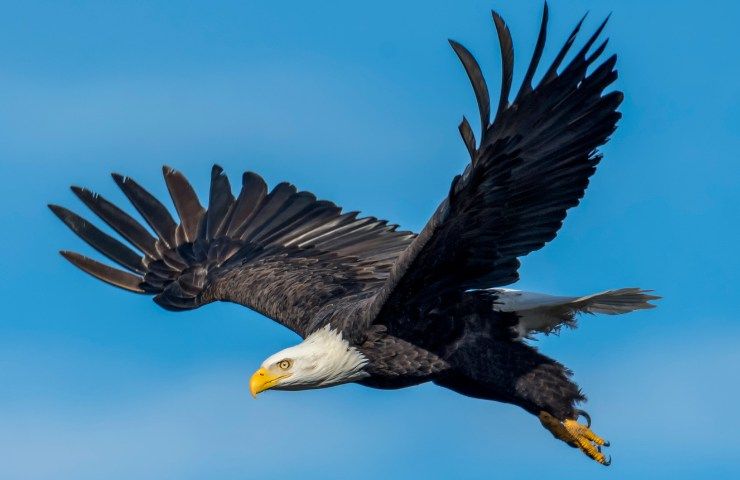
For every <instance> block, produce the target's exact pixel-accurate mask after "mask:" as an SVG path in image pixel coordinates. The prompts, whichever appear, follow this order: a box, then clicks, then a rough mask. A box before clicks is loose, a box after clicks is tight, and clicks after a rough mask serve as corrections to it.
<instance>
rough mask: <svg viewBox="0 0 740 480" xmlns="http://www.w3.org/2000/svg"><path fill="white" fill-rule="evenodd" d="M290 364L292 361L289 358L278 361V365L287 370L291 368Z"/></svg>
mask: <svg viewBox="0 0 740 480" xmlns="http://www.w3.org/2000/svg"><path fill="white" fill-rule="evenodd" d="M290 365H291V361H290V360H288V359H285V360H280V361H279V362H278V367H280V369H281V370H287V369H289V368H290Z"/></svg>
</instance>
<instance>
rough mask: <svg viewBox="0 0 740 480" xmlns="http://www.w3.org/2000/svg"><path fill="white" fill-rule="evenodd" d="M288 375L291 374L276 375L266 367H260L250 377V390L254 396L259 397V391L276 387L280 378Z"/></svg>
mask: <svg viewBox="0 0 740 480" xmlns="http://www.w3.org/2000/svg"><path fill="white" fill-rule="evenodd" d="M288 375H289V374H282V375H281V374H277V375H276V374H274V373H272V372H270V371H269V370H267V369H266V368H260V369H259V370H257V371H256V372H254V375H252V378H250V379H249V392H250V393H251V394H252V396H253V397H254V398H257V394H258V393H260V392H264V391H265V390H268V389H270V388H272V387H274V386H275V384H276V383H277V382H278V380H280V379H281V378H285V377H287V376H288Z"/></svg>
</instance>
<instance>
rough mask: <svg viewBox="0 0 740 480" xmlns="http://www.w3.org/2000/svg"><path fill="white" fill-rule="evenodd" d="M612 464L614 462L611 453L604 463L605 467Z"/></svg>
mask: <svg viewBox="0 0 740 480" xmlns="http://www.w3.org/2000/svg"><path fill="white" fill-rule="evenodd" d="M611 464H612V456H611V455H609V456H608V457H606V460H604V463H602V465H604V466H605V467H608V466H609V465H611Z"/></svg>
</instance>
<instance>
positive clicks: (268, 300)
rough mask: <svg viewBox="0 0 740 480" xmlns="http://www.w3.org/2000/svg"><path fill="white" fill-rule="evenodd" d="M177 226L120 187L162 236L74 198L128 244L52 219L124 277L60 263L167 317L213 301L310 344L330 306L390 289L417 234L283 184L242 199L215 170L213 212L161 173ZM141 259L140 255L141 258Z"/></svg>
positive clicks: (180, 180) (252, 178) (69, 218)
mask: <svg viewBox="0 0 740 480" xmlns="http://www.w3.org/2000/svg"><path fill="white" fill-rule="evenodd" d="M164 178H165V182H166V183H167V187H168V189H169V192H170V195H171V197H172V200H173V203H174V205H175V209H176V210H177V213H178V215H179V217H180V223H179V224H178V223H176V222H175V220H174V219H173V218H172V216H171V215H170V213H169V212H168V210H167V208H166V207H165V206H164V205H162V203H161V202H159V201H158V200H157V199H156V198H154V196H152V195H151V194H150V193H149V192H147V191H146V190H144V189H143V188H142V187H141V186H139V184H137V183H136V182H135V181H133V180H131V179H130V178H128V177H123V176H121V175H118V174H114V175H113V179H114V180H115V182H116V183H117V184H118V186H119V187H120V188H121V190H123V192H124V193H125V194H126V196H127V197H128V199H129V200H130V201H131V203H132V204H133V205H134V207H135V208H136V210H138V212H139V213H140V214H141V216H142V217H143V218H144V220H145V221H146V223H147V224H148V225H149V226H150V227H151V229H152V231H153V232H154V233H155V235H152V233H150V231H149V230H148V229H147V228H145V227H144V226H142V225H141V224H140V223H138V222H137V221H136V220H134V219H133V218H132V217H131V216H130V215H128V214H127V213H125V212H124V211H123V210H121V209H120V208H118V207H116V206H115V205H113V204H112V203H111V202H109V201H108V200H106V199H104V198H103V197H101V196H99V195H97V194H95V193H93V192H91V191H89V190H87V189H84V188H79V187H72V190H73V192H74V193H75V194H76V195H77V196H78V197H79V198H80V199H81V200H82V201H83V203H85V205H87V206H88V207H89V208H90V210H92V211H93V212H94V213H95V214H96V215H97V216H98V217H100V218H101V219H102V220H103V221H104V222H105V223H107V224H108V225H109V226H110V227H111V228H112V229H113V230H115V231H116V232H117V233H118V234H119V235H120V236H121V237H123V238H124V239H125V240H126V241H127V242H128V243H129V244H131V245H132V246H133V247H135V248H136V250H138V252H136V251H134V250H132V249H131V248H129V247H128V246H126V245H125V244H124V243H122V242H120V241H119V240H117V239H115V238H113V237H111V236H109V235H108V234H106V233H104V232H102V231H101V230H99V229H98V228H96V227H95V226H94V225H92V224H91V223H89V222H88V221H87V220H85V219H84V218H82V217H80V216H79V215H77V214H75V213H73V212H71V211H69V210H67V209H65V208H63V207H60V206H57V205H50V206H49V207H50V208H51V210H52V211H53V212H54V213H55V214H56V215H57V216H58V217H59V218H60V219H61V220H62V221H63V222H64V223H65V224H66V225H67V226H68V227H69V228H71V229H72V231H74V232H75V233H76V234H77V235H78V236H80V237H81V238H82V239H83V240H84V241H85V242H87V243H88V244H90V245H91V246H92V247H94V248H95V249H96V250H98V251H99V252H100V253H102V254H103V255H105V256H106V257H108V258H109V259H110V260H112V261H113V262H115V263H117V264H118V265H120V266H121V267H123V268H124V269H125V270H120V269H117V268H113V267H111V266H108V265H105V264H102V263H100V262H97V261H96V260H93V259H90V258H88V257H85V256H82V255H80V254H78V253H74V252H68V251H62V252H61V254H62V255H63V256H64V257H65V258H66V259H67V260H69V261H70V262H72V263H73V264H74V265H75V266H77V267H79V268H81V269H82V270H84V271H85V272H87V273H89V274H91V275H93V276H94V277H96V278H98V279H100V280H102V281H104V282H107V283H110V284H112V285H115V286H117V287H120V288H123V289H125V290H128V291H131V292H136V293H145V294H153V295H155V297H154V300H155V301H156V302H157V303H158V304H159V305H161V306H162V307H164V308H167V309H169V310H187V309H192V308H197V307H199V306H201V305H203V304H205V303H209V302H211V301H215V300H225V301H232V302H237V303H240V304H242V305H245V306H247V307H249V308H252V309H254V310H256V311H258V312H260V313H262V314H264V315H266V316H268V317H270V318H272V319H274V320H276V321H278V322H280V323H281V324H283V325H285V326H287V327H289V328H290V329H292V330H294V331H295V332H297V333H299V334H301V335H306V334H307V333H309V332H307V331H306V329H307V328H309V327H308V323H307V322H308V320H310V319H311V318H312V317H313V316H314V315H315V314H316V313H317V312H318V311H319V310H320V309H321V308H322V307H323V306H325V305H327V304H329V303H331V302H337V301H339V300H342V299H347V298H348V297H353V296H354V297H356V298H363V297H364V296H367V295H370V294H372V293H373V292H374V291H375V289H377V288H379V287H380V286H381V285H382V284H383V283H384V281H385V280H386V279H387V277H388V274H389V272H390V267H391V265H392V264H393V262H394V261H395V259H396V257H397V256H398V254H399V253H400V252H401V251H403V250H404V249H405V248H406V247H407V246H408V245H409V244H410V243H411V241H412V240H413V238H414V235H413V234H412V233H410V232H399V231H396V226H395V225H388V224H387V222H385V221H382V220H377V219H375V218H372V217H366V218H357V212H349V213H342V212H341V209H340V208H339V207H337V206H336V205H334V204H333V203H331V202H327V201H321V200H316V197H315V196H314V195H313V194H311V193H308V192H298V191H297V190H296V188H295V187H294V186H293V185H290V184H288V183H281V184H279V185H277V186H276V187H275V188H274V189H273V190H272V191H271V192H269V193H268V190H267V186H266V184H265V182H264V180H262V178H261V177H260V176H258V175H256V174H254V173H250V172H247V173H245V174H244V175H243V177H242V189H241V193H240V194H239V196H238V197H236V198H234V196H233V194H232V193H231V187H230V185H229V180H228V178H227V177H226V176H225V175H224V174H223V172H222V169H221V168H220V167H218V166H214V167H213V170H212V172H211V190H210V198H209V204H208V209H205V208H203V207H202V206H201V204H200V201H199V200H198V197H197V196H196V194H195V192H194V190H193V188H192V187H191V186H190V184H189V183H188V181H187V180H186V179H185V177H184V176H183V175H182V174H181V173H179V172H177V171H175V170H172V169H171V168H168V167H165V168H164ZM139 252H140V253H139Z"/></svg>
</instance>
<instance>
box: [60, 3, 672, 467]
mask: <svg viewBox="0 0 740 480" xmlns="http://www.w3.org/2000/svg"><path fill="white" fill-rule="evenodd" d="M547 20H548V9H547V5H545V8H544V12H543V16H542V25H541V28H540V32H539V36H538V38H537V42H536V45H535V50H534V54H533V55H532V59H531V61H530V63H529V66H528V68H527V70H526V73H525V76H524V80H523V82H522V85H521V87H520V88H519V90H518V91H517V92H516V94H515V95H514V96H513V98H512V94H511V85H512V76H513V69H514V50H513V44H512V40H511V35H510V34H509V30H508V27H507V26H506V24H505V23H504V21H503V19H502V18H501V17H500V16H499V15H498V14H497V13H495V12H494V13H493V23H494V26H495V29H496V32H497V35H498V40H499V44H500V47H501V57H502V65H503V66H502V81H501V85H502V87H501V93H500V96H499V100H498V103H497V104H496V106H495V109H492V108H491V102H490V96H489V91H488V87H487V85H486V81H485V78H484V76H483V74H482V72H481V69H480V66H479V65H478V63H477V62H476V60H475V58H474V57H473V56H472V55H471V53H470V52H469V51H468V50H467V49H466V48H465V47H463V46H462V45H460V44H459V43H457V42H454V41H450V44H451V45H452V48H453V50H454V52H455V53H456V54H457V56H458V57H459V59H460V60H461V62H462V64H463V67H464V69H465V71H466V73H467V75H468V77H469V79H470V82H471V84H472V87H473V91H474V93H475V98H476V100H477V103H478V109H479V115H480V122H481V127H482V128H481V132H480V140H479V141H476V138H475V134H474V133H473V130H472V128H471V126H470V123H469V122H468V120H467V119H465V118H463V121H462V123H461V124H460V127H459V130H460V134H461V136H462V138H463V141H464V143H465V146H466V148H467V150H468V152H469V154H470V163H469V164H468V166H467V168H466V169H465V171H464V172H463V173H462V174H461V175H458V176H457V177H455V179H454V180H453V182H452V185H451V187H450V190H449V194H448V196H447V198H446V199H445V200H444V201H443V202H442V203H441V204H440V206H439V207H438V208H437V210H436V212H435V213H434V215H433V216H432V218H431V219H430V220H429V222H428V223H427V224H426V226H425V227H424V228H423V229H422V231H421V232H420V233H419V234H418V235H416V234H414V233H412V232H408V231H399V230H397V227H396V225H389V224H388V223H387V222H386V221H384V220H378V219H376V218H374V217H361V216H360V215H359V214H358V213H357V212H349V213H342V211H341V209H340V208H339V207H338V206H336V205H335V204H333V203H331V202H328V201H323V200H317V199H316V197H315V196H314V195H313V194H311V193H308V192H304V191H298V190H297V189H296V187H294V186H293V185H291V184H289V183H280V184H278V185H276V186H275V187H274V188H273V189H272V190H269V189H268V187H267V185H266V184H265V182H264V181H263V180H262V178H261V177H260V176H259V175H257V174H255V173H251V172H247V173H245V174H244V175H243V176H242V181H241V188H240V190H239V193H238V195H236V196H234V193H232V189H231V185H230V182H229V179H228V178H227V177H226V175H224V173H223V171H222V169H221V168H220V167H218V166H214V167H213V169H212V171H211V187H210V194H209V198H208V208H207V209H206V208H204V207H203V206H202V204H201V202H200V200H199V198H198V196H197V195H196V193H195V191H194V190H193V188H192V187H191V185H190V184H189V182H188V181H187V179H186V178H185V177H184V176H183V175H182V174H181V173H179V172H178V171H176V170H173V169H171V168H169V167H164V179H165V182H166V184H167V188H168V190H169V193H170V196H171V197H172V201H173V203H174V206H175V210H176V211H177V215H178V217H179V223H178V222H177V221H176V220H175V219H174V218H173V217H172V215H171V214H170V212H169V211H168V209H167V208H166V207H165V206H164V205H163V204H162V203H161V202H160V201H159V200H157V199H156V198H155V197H154V196H153V195H151V194H150V193H149V192H147V191H146V190H145V189H144V188H143V187H141V186H140V185H139V184H138V183H136V182H135V181H133V180H132V179H130V178H128V177H124V176H122V175H118V174H113V179H114V181H115V182H116V183H117V185H118V186H119V187H120V188H121V190H122V191H123V192H124V194H125V195H126V197H127V198H128V199H129V200H130V202H131V203H132V204H133V206H134V208H135V209H136V210H137V211H138V213H139V214H140V215H141V217H142V218H143V219H144V220H145V221H146V223H147V224H148V226H149V228H146V227H145V226H143V225H141V224H140V223H139V222H138V221H136V220H135V219H134V218H132V217H131V216H130V215H129V214H127V213H125V212H124V211H123V210H121V209H120V208H118V207H117V206H115V205H114V204H112V203H111V202H109V201H107V200H106V199H104V198H103V197H101V196H99V195H97V194H95V193H93V192H91V191H90V190H87V189H84V188H79V187H73V188H72V190H73V192H74V193H75V194H76V195H77V196H78V197H79V198H80V200H82V202H83V203H85V205H86V206H87V207H88V208H89V209H90V210H91V211H92V212H93V213H94V214H95V215H96V216H98V217H99V218H100V219H101V220H103V221H104V222H105V223H107V224H108V226H109V227H111V228H112V229H113V230H114V231H115V232H116V233H118V234H119V235H120V236H121V237H122V238H123V239H125V240H126V242H127V243H128V244H130V245H131V246H132V247H134V249H132V248H130V247H129V246H127V245H126V244H124V243H123V242H121V241H119V240H117V239H115V238H113V237H112V236H110V235H108V234H106V233H104V232H103V231H101V230H100V229H98V228H97V227H95V226H94V225H93V224H91V223H90V222H88V221H87V220H86V219H84V218H83V217H81V216H79V215H77V214H75V213H73V212H71V211H69V210H67V209H66V208H64V207H60V206H56V205H50V208H51V209H52V211H53V212H54V213H55V214H56V215H57V216H58V217H59V218H60V219H61V220H62V221H63V222H64V223H65V224H66V225H67V226H68V227H69V228H70V229H72V231H74V232H75V233H76V234H77V235H78V236H80V238H82V239H83V240H84V241H85V242H87V243H88V244H90V245H91V246H92V247H94V248H95V249H96V250H97V251H98V252H100V253H101V254H102V255H104V256H105V257H107V258H108V259H110V260H111V261H113V262H115V263H116V264H118V266H120V267H121V268H122V269H121V268H116V267H112V266H109V265H106V264H103V263H100V262H98V261H96V260H93V259H91V258H88V257H85V256H83V255H80V254H78V253H74V252H68V251H62V252H61V253H62V255H63V256H64V257H65V258H66V259H68V260H69V261H70V262H72V263H73V264H74V265H76V266H77V267H79V268H81V269H82V270H84V271H85V272H87V273H89V274H91V275H93V276H95V277H96V278H98V279H100V280H102V281H104V282H107V283H110V284H112V285H115V286H117V287H120V288H123V289H125V290H129V291H132V292H136V293H141V294H149V295H154V300H155V301H156V302H157V303H158V304H159V305H161V306H162V307H164V308H166V309H169V310H188V309H193V308H197V307H200V306H201V305H205V304H207V303H210V302H213V301H228V302H235V303H239V304H241V305H244V306H246V307H249V308H251V309H253V310H256V311H258V312H260V313H262V314H263V315H265V316H267V317H269V318H271V319H273V320H275V321H276V322H278V323H280V324H282V325H284V326H286V327H288V328H290V329H291V330H293V331H295V332H296V333H298V334H299V335H301V337H303V338H304V341H303V342H301V343H299V344H298V345H295V346H293V347H290V348H288V349H285V350H283V351H281V352H277V353H275V354H274V355H272V356H271V357H269V358H268V359H266V360H265V361H264V362H263V363H262V366H261V367H260V369H259V370H258V371H257V372H256V373H255V374H254V375H253V376H252V378H251V380H250V389H251V391H252V394H253V395H256V394H258V393H259V392H261V391H264V390H267V389H276V390H300V389H309V388H320V387H327V386H332V385H338V384H342V383H347V382H357V383H360V384H363V385H366V386H370V387H376V388H386V389H389V388H401V387H407V386H411V385H417V384H420V383H423V382H430V381H431V382H434V383H436V384H437V385H441V386H443V387H446V388H449V389H451V390H454V391H456V392H459V393H461V394H463V395H469V396H473V397H478V398H483V399H489V400H496V401H500V402H507V403H512V404H515V405H519V406H520V407H522V408H524V409H525V410H526V411H528V412H530V413H532V414H534V415H536V416H538V417H539V419H540V421H541V422H542V424H543V425H544V426H545V427H546V428H547V429H548V430H550V432H551V433H552V434H553V435H554V436H555V437H556V438H558V439H561V440H563V441H565V442H566V443H568V444H569V445H571V446H573V447H577V448H579V449H580V450H582V451H583V452H584V453H585V454H586V455H588V456H589V457H590V458H592V459H594V460H596V461H598V462H599V463H602V464H605V465H608V464H609V463H610V459H609V458H607V457H606V456H605V455H604V454H603V453H602V452H601V449H602V447H603V446H606V445H608V443H607V442H606V441H604V440H603V439H602V438H601V437H599V436H598V435H596V434H595V433H594V432H593V431H592V430H591V429H590V418H589V417H588V415H587V414H586V413H585V412H583V411H582V410H579V409H578V408H577V404H578V403H580V402H583V401H584V400H585V397H584V396H583V395H582V393H581V391H580V389H579V388H578V386H577V385H576V384H575V383H574V382H573V381H572V380H571V378H570V372H569V371H568V370H567V369H566V368H565V367H564V366H563V365H561V364H560V363H558V362H556V361H555V360H553V359H550V358H548V357H546V356H544V355H542V354H540V353H538V352H537V351H536V350H535V349H534V348H533V347H531V346H530V345H528V344H527V343H526V340H527V339H528V338H530V336H531V335H533V334H535V333H550V332H552V331H556V330H558V329H559V328H561V327H562V326H573V325H574V324H575V319H576V315H577V314H579V313H605V314H619V313H625V312H630V311H633V310H636V309H644V308H651V307H653V305H652V304H650V303H649V302H650V300H653V299H656V298H658V297H655V296H652V295H649V294H648V292H647V291H645V290H640V289H637V288H624V289H619V290H610V291H606V292H601V293H598V294H593V295H588V296H584V297H555V296H550V295H544V294H537V293H531V292H522V291H517V290H510V289H506V288H502V287H504V286H506V285H509V284H511V283H513V282H515V281H517V280H518V278H519V274H518V268H519V258H520V257H522V256H524V255H527V254H528V253H530V252H532V251H535V250H538V249H540V248H542V246H544V245H545V244H546V243H547V242H549V241H550V240H552V239H553V238H554V237H555V235H556V234H557V231H558V230H559V228H560V226H561V225H562V222H563V220H564V219H565V216H566V213H567V211H568V209H569V208H571V207H574V206H576V205H578V203H579V201H580V199H581V198H582V197H583V195H584V193H585V190H586V187H587V186H588V182H589V178H590V177H591V175H593V173H594V172H595V170H596V166H597V164H598V163H599V161H600V160H601V154H600V153H599V152H598V150H597V148H598V147H599V146H601V145H603V144H604V143H605V142H606V141H607V139H608V137H609V135H611V134H612V133H613V132H614V130H615V127H616V123H617V121H618V119H619V118H620V114H619V113H618V112H617V107H618V106H619V104H620V103H621V101H622V93H621V92H618V91H611V92H606V89H607V88H608V87H609V86H610V85H611V84H612V83H613V82H614V80H615V79H616V78H617V73H616V70H615V64H616V57H615V56H611V57H608V58H606V59H603V58H602V54H603V52H604V49H605V46H606V41H602V42H601V43H599V44H597V42H598V39H599V37H600V34H601V32H602V30H603V28H604V26H605V24H606V21H604V23H602V24H601V25H600V26H599V27H598V28H597V29H596V31H595V33H594V34H593V35H591V36H590V37H589V38H588V39H587V40H586V42H585V43H584V45H583V46H582V47H581V48H580V49H578V50H577V51H576V52H575V53H574V54H571V48H572V47H573V44H574V42H575V39H576V36H577V34H578V32H579V30H580V29H581V27H582V23H583V20H581V22H579V23H578V24H577V25H576V28H575V29H574V30H573V32H572V33H571V35H570V36H569V37H568V39H567V40H566V42H565V44H564V45H563V47H562V48H561V49H560V51H559V53H557V55H556V56H555V59H554V60H553V62H552V63H551V64H550V65H549V66H548V67H547V68H546V69H545V70H544V72H543V73H541V72H539V70H540V69H538V64H539V61H540V59H541V57H542V53H543V49H544V46H545V40H546V27H547ZM569 54H571V58H570V60H568V61H567V62H565V59H566V57H567V56H568V55H569ZM538 73H541V76H540V80H539V81H537V82H536V84H535V83H534V78H535V76H536V75H537V74H538ZM491 117H493V119H491ZM152 232H153V233H152ZM580 417H583V418H585V419H586V420H587V423H586V424H583V423H580V422H579V421H578V419H579V418H580Z"/></svg>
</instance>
